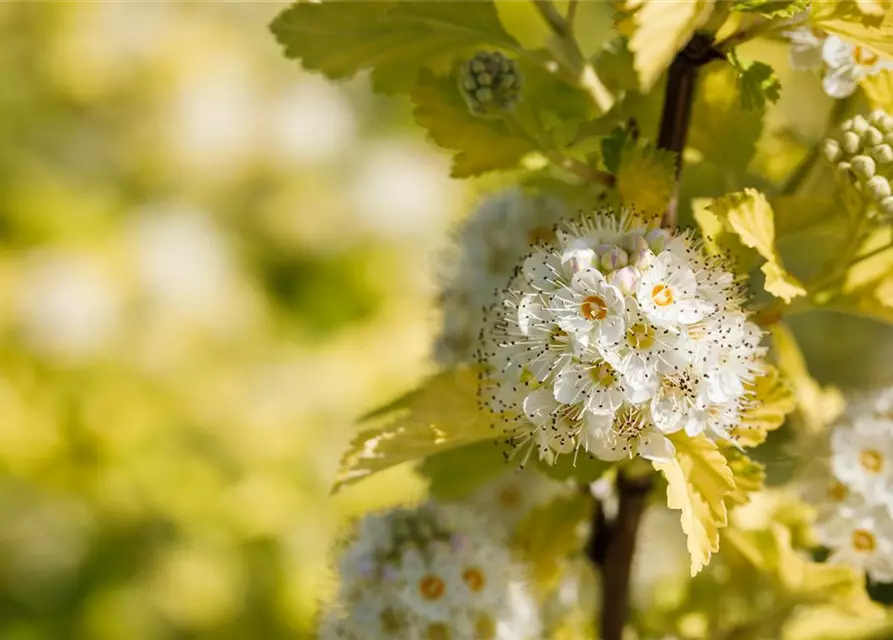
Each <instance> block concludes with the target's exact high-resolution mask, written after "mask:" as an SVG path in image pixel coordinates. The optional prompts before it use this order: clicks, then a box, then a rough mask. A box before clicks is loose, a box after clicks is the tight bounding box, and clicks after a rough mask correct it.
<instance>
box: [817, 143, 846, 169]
mask: <svg viewBox="0 0 893 640" xmlns="http://www.w3.org/2000/svg"><path fill="white" fill-rule="evenodd" d="M822 155H823V156H824V157H825V160H826V161H828V162H830V163H832V164H833V163H835V162H837V161H838V160H840V159H841V157H842V156H843V151H841V150H840V143H839V142H837V140H835V139H834V138H826V139H825V140H824V142H822Z"/></svg>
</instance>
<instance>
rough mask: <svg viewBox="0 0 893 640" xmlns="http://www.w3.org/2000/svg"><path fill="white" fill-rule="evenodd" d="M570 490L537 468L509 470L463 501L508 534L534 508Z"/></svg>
mask: <svg viewBox="0 0 893 640" xmlns="http://www.w3.org/2000/svg"><path fill="white" fill-rule="evenodd" d="M567 491H568V488H567V487H566V486H565V485H564V484H562V483H560V482H557V481H555V480H552V479H551V478H549V477H548V476H546V475H544V474H543V473H541V472H539V471H537V470H536V469H508V470H506V471H504V472H502V473H501V474H500V475H498V476H497V477H496V478H494V479H493V480H490V481H488V482H486V483H484V484H483V485H482V486H481V487H480V488H478V489H476V490H475V491H473V492H472V493H471V494H470V495H468V496H466V497H465V498H464V499H463V502H464V503H465V504H466V505H468V506H469V507H471V508H473V509H474V510H475V511H476V512H477V513H479V514H480V515H481V517H484V518H487V520H489V521H490V522H491V523H492V524H493V526H495V527H497V528H498V529H500V530H501V531H504V532H505V533H509V532H510V531H512V530H513V529H514V527H515V526H516V525H517V524H518V523H519V522H520V521H521V520H523V519H524V518H525V517H526V516H527V515H528V514H529V513H530V512H531V511H532V510H533V509H535V508H536V507H539V506H542V505H544V504H546V503H547V502H548V501H549V500H551V499H552V498H554V497H556V496H558V495H561V494H563V493H567Z"/></svg>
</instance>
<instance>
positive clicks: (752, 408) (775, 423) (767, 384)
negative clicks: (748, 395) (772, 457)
mask: <svg viewBox="0 0 893 640" xmlns="http://www.w3.org/2000/svg"><path fill="white" fill-rule="evenodd" d="M748 389H749V390H750V391H751V392H752V393H753V398H754V400H753V402H752V403H751V404H750V405H749V406H747V407H746V408H745V409H744V411H742V413H741V421H740V423H739V424H737V425H736V426H735V427H733V428H732V436H733V437H734V438H735V442H736V443H737V444H739V445H740V446H742V447H755V446H757V445H758V444H761V443H762V442H764V441H765V440H766V436H767V435H768V433H769V432H770V431H774V430H775V429H778V428H779V427H780V426H781V425H783V424H784V421H785V418H786V417H787V415H788V414H789V413H791V412H792V411H793V410H794V408H795V406H796V403H795V399H794V395H793V392H792V391H791V387H790V385H789V384H788V383H787V382H786V381H785V380H784V379H782V377H781V375H779V372H778V370H777V369H776V368H775V367H772V366H769V365H766V366H765V372H764V373H763V374H762V375H760V376H759V377H758V378H757V379H756V380H755V381H754V382H753V383H751V384H748Z"/></svg>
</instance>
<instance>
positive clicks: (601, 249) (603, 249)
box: [595, 242, 614, 256]
mask: <svg viewBox="0 0 893 640" xmlns="http://www.w3.org/2000/svg"><path fill="white" fill-rule="evenodd" d="M613 248H614V245H613V244H609V243H606V242H603V243H601V244H599V245H596V247H595V252H596V253H597V254H598V255H600V256H603V255H605V254H606V253H608V252H609V251H611V249H613Z"/></svg>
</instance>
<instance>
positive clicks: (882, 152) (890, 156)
mask: <svg viewBox="0 0 893 640" xmlns="http://www.w3.org/2000/svg"><path fill="white" fill-rule="evenodd" d="M871 155H872V157H873V158H874V159H875V162H877V163H878V164H887V163H889V162H893V147H891V146H890V145H888V144H879V145H878V146H876V147H875V148H874V149H872V150H871Z"/></svg>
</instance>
